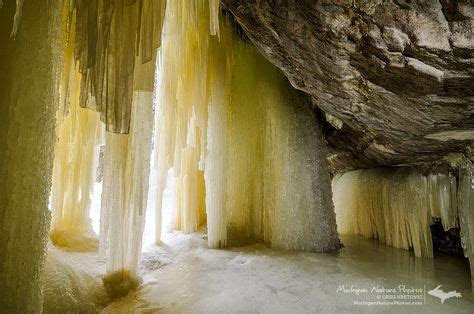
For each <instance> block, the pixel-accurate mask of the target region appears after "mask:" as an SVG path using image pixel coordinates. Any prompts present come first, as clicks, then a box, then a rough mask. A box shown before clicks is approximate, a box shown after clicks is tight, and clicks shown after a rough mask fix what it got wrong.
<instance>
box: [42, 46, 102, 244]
mask: <svg viewBox="0 0 474 314" xmlns="http://www.w3.org/2000/svg"><path fill="white" fill-rule="evenodd" d="M63 44H64V55H65V56H64V66H63V71H62V73H61V85H60V91H61V94H60V96H61V98H60V107H59V109H58V112H57V118H56V121H57V122H56V136H57V142H56V146H55V160H54V171H53V182H52V191H51V207H52V224H51V235H50V237H51V240H52V241H53V243H54V244H55V245H57V246H61V247H64V248H68V249H71V250H79V251H85V250H96V249H97V247H98V245H97V244H98V243H97V239H96V237H97V235H95V234H94V232H93V230H92V225H91V221H90V218H89V212H90V206H91V197H92V192H93V188H94V182H95V178H96V169H97V161H98V154H99V145H100V144H102V142H103V137H104V130H103V124H102V123H101V122H100V119H99V114H98V113H96V112H93V111H91V110H87V109H83V108H81V107H80V106H79V92H80V84H81V75H80V73H79V72H78V71H77V67H76V65H75V63H74V56H73V52H74V45H66V43H63Z"/></svg>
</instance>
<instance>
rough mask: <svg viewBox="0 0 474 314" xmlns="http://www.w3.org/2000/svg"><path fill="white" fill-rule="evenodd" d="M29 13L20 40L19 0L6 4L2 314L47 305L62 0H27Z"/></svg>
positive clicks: (0, 45)
mask: <svg viewBox="0 0 474 314" xmlns="http://www.w3.org/2000/svg"><path fill="white" fill-rule="evenodd" d="M22 11H23V13H22V19H21V23H20V24H19V26H18V30H17V33H16V37H15V38H14V39H13V38H11V37H10V35H11V31H12V26H13V21H14V15H15V1H13V0H8V1H4V2H3V7H2V8H1V9H0V73H1V74H0V86H1V88H0V125H1V126H2V132H0V181H1V184H0V222H1V223H0V309H1V310H0V311H2V312H5V313H38V312H39V311H40V309H41V308H42V293H41V290H40V283H39V273H40V269H41V267H42V265H43V260H44V255H45V247H46V241H47V234H48V230H49V216H50V215H49V211H48V207H47V206H48V195H49V186H50V182H51V173H52V167H53V147H54V130H55V125H54V124H55V123H54V116H55V112H56V108H57V107H56V104H57V103H56V102H55V99H56V97H55V96H56V95H55V91H56V88H55V82H56V71H57V70H59V69H58V68H57V67H56V57H59V56H57V55H56V52H57V51H60V42H59V38H60V33H59V32H60V29H57V27H58V26H59V25H61V20H60V12H61V9H60V8H59V1H26V2H25V3H24V5H23V8H22ZM58 28H59V27H58ZM39 60H40V62H39Z"/></svg>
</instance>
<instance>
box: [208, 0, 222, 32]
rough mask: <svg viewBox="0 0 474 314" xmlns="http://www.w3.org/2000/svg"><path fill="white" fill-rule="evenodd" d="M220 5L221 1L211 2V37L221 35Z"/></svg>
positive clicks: (211, 0) (214, 0) (210, 0)
mask: <svg viewBox="0 0 474 314" xmlns="http://www.w3.org/2000/svg"><path fill="white" fill-rule="evenodd" d="M219 4H220V0H209V17H210V19H209V23H210V33H211V35H217V36H218V37H219V36H220V34H219Z"/></svg>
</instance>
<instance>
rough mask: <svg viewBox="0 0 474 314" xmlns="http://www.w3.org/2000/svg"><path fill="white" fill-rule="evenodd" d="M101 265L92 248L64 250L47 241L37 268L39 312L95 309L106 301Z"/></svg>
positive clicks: (81, 311)
mask: <svg viewBox="0 0 474 314" xmlns="http://www.w3.org/2000/svg"><path fill="white" fill-rule="evenodd" d="M104 266H105V265H104V262H103V261H102V260H100V259H99V258H98V257H97V253H96V252H94V253H89V252H87V253H82V252H81V253H76V252H65V251H63V250H61V249H58V248H55V247H53V246H52V245H50V246H49V247H48V256H47V257H46V262H45V265H44V267H43V269H42V271H41V286H42V290H43V295H44V304H43V313H98V312H99V310H100V308H101V307H103V306H105V305H106V303H107V301H108V298H107V295H106V293H105V289H104V287H103V285H102V280H101V277H102V274H103V272H104V270H105V267H104Z"/></svg>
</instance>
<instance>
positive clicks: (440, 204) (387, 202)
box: [332, 168, 458, 258]
mask: <svg viewBox="0 0 474 314" xmlns="http://www.w3.org/2000/svg"><path fill="white" fill-rule="evenodd" d="M332 186H333V199H334V205H335V208H336V217H337V224H338V231H339V232H340V233H341V234H357V235H362V236H364V237H366V238H375V239H379V241H380V242H382V243H385V244H387V245H390V246H393V247H396V248H403V249H409V248H413V249H414V251H415V255H416V256H419V257H421V256H423V257H430V258H432V257H433V247H432V242H431V241H432V239H431V230H430V224H431V223H432V222H433V219H434V218H440V219H441V223H442V224H443V227H444V229H445V230H449V229H450V228H453V227H457V226H458V222H457V218H458V214H457V213H458V209H457V196H456V190H457V188H456V178H455V177H454V176H453V175H451V174H449V175H445V174H430V175H428V176H424V175H422V174H420V173H418V172H417V171H416V170H413V169H412V170H410V169H388V168H380V169H370V170H356V171H351V172H348V173H345V174H343V175H338V176H336V177H335V178H334V179H333V183H332Z"/></svg>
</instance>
